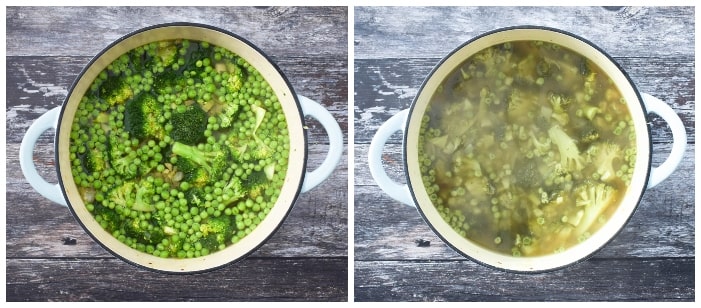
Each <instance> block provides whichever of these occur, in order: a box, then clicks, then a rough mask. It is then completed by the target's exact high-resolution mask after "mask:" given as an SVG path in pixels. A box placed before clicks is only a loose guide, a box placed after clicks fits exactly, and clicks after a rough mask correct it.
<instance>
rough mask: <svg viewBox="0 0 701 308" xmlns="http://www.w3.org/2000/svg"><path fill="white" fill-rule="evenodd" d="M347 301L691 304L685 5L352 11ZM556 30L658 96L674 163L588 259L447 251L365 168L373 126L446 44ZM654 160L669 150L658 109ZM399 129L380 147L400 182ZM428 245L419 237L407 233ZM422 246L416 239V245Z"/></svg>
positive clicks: (689, 46) (689, 75)
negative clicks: (484, 257)
mask: <svg viewBox="0 0 701 308" xmlns="http://www.w3.org/2000/svg"><path fill="white" fill-rule="evenodd" d="M354 20H355V25H354V29H355V34H354V38H353V40H354V42H353V43H354V44H353V45H354V74H355V75H354V109H353V120H354V142H355V147H354V149H355V155H354V158H353V159H354V164H355V168H354V172H355V176H354V187H353V188H354V196H355V197H354V218H355V226H354V243H353V244H354V249H355V250H354V260H353V262H354V284H355V285H354V286H353V287H354V300H356V301H501V300H505V301H543V300H544V301H559V300H566V301H617V300H620V301H694V300H695V297H694V296H695V295H694V294H695V287H696V286H695V276H694V271H695V233H694V231H695V227H694V226H695V221H694V216H695V209H694V206H695V200H694V190H695V175H694V169H695V164H694V153H695V144H694V139H695V130H694V126H695V114H694V109H695V106H694V104H695V96H694V82H695V75H694V65H695V63H694V61H695V60H694V28H695V27H694V8H691V7H670V8H644V7H643V8H601V7H558V8H548V7H535V8H534V7H531V8H510V7H498V8H490V7H480V8H455V7H451V8H439V7H430V8H413V7H399V8H398V7H394V8H382V7H356V8H354ZM522 24H531V25H544V26H550V27H556V28H560V29H563V30H567V31H570V32H573V33H575V34H578V35H580V36H582V37H584V38H586V39H588V40H590V41H592V42H593V43H595V44H597V45H599V46H600V47H601V48H603V49H604V50H606V51H607V52H609V53H610V54H611V56H613V57H614V58H615V59H616V60H617V61H618V62H619V63H620V64H621V66H622V67H623V68H624V69H625V70H626V71H627V72H628V73H629V74H630V76H631V78H632V80H633V81H634V82H635V84H636V85H637V87H638V89H639V90H640V91H642V92H646V93H650V94H652V95H654V96H656V97H658V98H660V99H663V100H664V101H666V102H667V103H668V104H669V105H670V106H671V107H672V108H673V109H674V110H675V111H676V112H677V114H678V115H679V116H680V117H681V118H682V120H683V122H684V126H685V127H686V131H687V133H688V139H687V140H688V143H687V148H686V153H685V156H684V159H683V161H682V163H681V165H680V166H679V167H678V169H677V170H676V171H675V172H674V173H673V174H672V175H671V176H670V177H669V178H668V179H667V180H666V181H664V182H662V183H661V184H660V185H658V186H657V187H654V188H651V189H649V190H647V191H646V192H645V193H644V195H643V198H642V201H641V203H640V205H639V208H638V210H637V211H636V213H635V214H634V215H633V217H632V219H631V220H630V222H629V223H628V224H627V226H626V227H625V228H624V230H623V231H622V232H621V233H620V234H619V235H618V236H617V237H616V238H615V239H614V240H613V241H612V242H610V243H609V244H608V245H607V246H605V247H604V248H603V249H602V250H600V251H599V252H598V253H596V254H595V255H594V256H593V257H592V258H590V259H588V260H586V261H584V262H581V263H578V264H575V265H573V266H571V267H568V268H565V269H562V270H558V271H555V272H550V273H543V274H536V275H532V274H531V275H529V274H514V273H506V272H502V271H498V270H493V269H490V268H487V267H484V266H481V265H478V264H476V263H474V262H473V261H470V260H467V259H466V258H464V257H462V256H461V255H459V254H458V253H456V252H454V251H453V250H451V249H450V248H449V247H448V246H447V245H446V244H444V243H443V242H441V240H440V239H439V238H438V237H437V236H436V235H435V234H434V233H433V232H432V231H431V229H430V228H429V227H428V225H427V224H426V223H425V222H424V221H423V220H422V218H421V216H420V215H419V213H418V212H417V210H416V209H414V208H411V207H408V206H405V205H402V204H400V203H399V202H397V201H394V200H393V199H391V198H390V197H388V196H387V195H386V194H384V193H383V192H382V190H381V189H380V188H379V187H378V186H377V185H376V184H375V182H374V181H373V179H372V177H371V175H370V172H369V170H368V168H367V153H368V148H369V144H370V141H371V140H372V137H373V135H374V134H375V132H376V130H377V128H378V127H379V126H380V125H381V124H382V123H384V122H385V121H386V120H388V119H389V118H390V117H391V116H392V115H394V114H395V113H397V112H398V111H400V110H403V109H406V108H408V107H409V106H410V104H411V101H412V99H413V98H414V96H415V95H416V93H417V91H418V89H419V87H420V85H421V82H422V81H423V79H424V77H425V76H426V75H427V74H428V73H429V72H430V70H431V69H432V68H433V66H434V65H435V64H436V63H437V62H438V61H439V60H440V59H441V58H442V57H443V56H445V55H446V54H448V53H449V52H450V51H451V50H452V49H454V48H456V47H458V46H459V45H460V44H462V43H463V42H465V41H467V40H469V39H470V38H472V37H474V36H476V35H479V34H481V33H484V32H486V31H490V30H493V29H496V28H500V27H506V26H514V25H522ZM650 120H651V121H652V123H653V129H652V140H653V143H654V144H653V166H655V165H659V164H660V163H661V162H662V161H663V160H664V159H665V158H666V157H667V154H668V153H669V151H670V149H671V144H670V142H671V133H670V131H669V129H668V128H667V127H666V126H665V125H664V123H663V122H662V121H661V120H660V119H659V118H657V117H656V116H651V117H650ZM401 137H402V136H401V135H400V134H399V133H395V134H394V135H393V137H392V138H391V139H390V141H389V142H388V145H387V146H386V148H385V150H384V155H383V159H384V164H385V168H386V169H387V170H388V173H389V175H390V177H391V178H393V179H395V181H398V182H402V183H404V182H405V181H404V174H403V170H402V168H403V167H402V156H401V152H402V149H401ZM419 240H423V241H428V242H430V244H429V245H421V247H419V245H417V241H419ZM424 243H425V242H424Z"/></svg>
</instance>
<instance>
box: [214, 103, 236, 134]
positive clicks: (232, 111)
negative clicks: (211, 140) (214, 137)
mask: <svg viewBox="0 0 701 308" xmlns="http://www.w3.org/2000/svg"><path fill="white" fill-rule="evenodd" d="M223 105H224V106H222V108H221V110H220V111H219V114H218V116H217V117H218V118H219V126H220V127H222V128H226V127H231V125H233V124H234V119H235V116H236V114H237V113H238V111H239V105H238V104H234V103H228V104H227V103H225V104H223Z"/></svg>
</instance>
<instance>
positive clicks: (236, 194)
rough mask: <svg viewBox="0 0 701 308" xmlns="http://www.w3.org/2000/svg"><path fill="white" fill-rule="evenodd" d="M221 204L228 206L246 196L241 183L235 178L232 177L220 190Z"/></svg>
mask: <svg viewBox="0 0 701 308" xmlns="http://www.w3.org/2000/svg"><path fill="white" fill-rule="evenodd" d="M222 191H223V194H222V201H221V202H222V204H224V205H229V204H232V203H234V202H236V201H237V200H239V199H241V198H243V197H245V196H246V192H245V190H244V187H243V183H242V182H241V180H240V179H239V178H237V177H232V178H231V179H230V180H229V183H228V184H226V186H224V188H222Z"/></svg>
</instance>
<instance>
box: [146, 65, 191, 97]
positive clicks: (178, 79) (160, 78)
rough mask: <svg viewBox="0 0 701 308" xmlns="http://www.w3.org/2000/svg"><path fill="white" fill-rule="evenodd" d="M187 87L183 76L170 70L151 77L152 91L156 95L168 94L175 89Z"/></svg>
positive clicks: (167, 69) (166, 69)
mask: <svg viewBox="0 0 701 308" xmlns="http://www.w3.org/2000/svg"><path fill="white" fill-rule="evenodd" d="M186 85H187V78H185V75H184V74H182V73H180V72H179V70H178V71H174V70H172V69H170V68H165V69H164V70H163V72H162V73H158V74H155V75H154V76H153V89H154V90H155V91H156V93H158V94H170V93H172V92H173V91H175V89H176V88H178V87H179V89H182V88H184V87H185V86H186Z"/></svg>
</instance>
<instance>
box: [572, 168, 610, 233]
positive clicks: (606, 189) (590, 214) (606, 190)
mask: <svg viewBox="0 0 701 308" xmlns="http://www.w3.org/2000/svg"><path fill="white" fill-rule="evenodd" d="M615 197H616V190H615V189H614V188H613V187H611V186H608V185H606V184H604V183H601V182H593V181H590V182H587V183H585V184H582V185H581V186H579V187H577V188H576V189H575V198H576V205H577V206H578V207H583V215H580V219H579V220H578V221H577V222H576V224H574V225H575V227H576V229H577V231H578V233H583V232H585V231H587V230H588V229H589V228H590V227H591V226H592V225H593V224H594V223H595V222H596V221H597V220H598V219H599V217H600V216H601V214H602V213H603V212H604V210H605V209H606V208H607V207H608V206H609V205H610V204H611V203H613V202H614V201H615V200H616V198H615ZM570 223H571V222H570Z"/></svg>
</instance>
